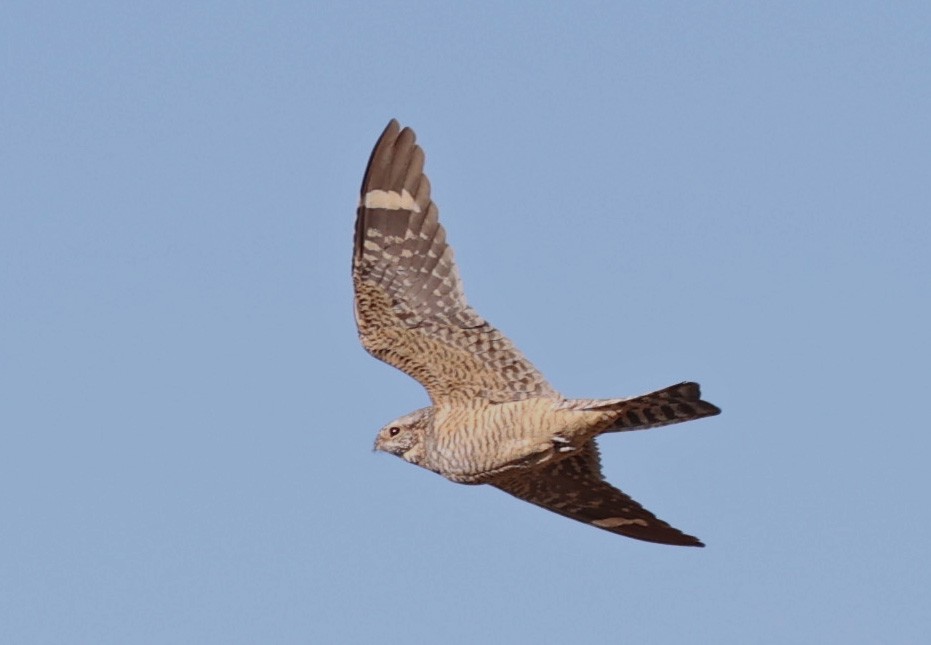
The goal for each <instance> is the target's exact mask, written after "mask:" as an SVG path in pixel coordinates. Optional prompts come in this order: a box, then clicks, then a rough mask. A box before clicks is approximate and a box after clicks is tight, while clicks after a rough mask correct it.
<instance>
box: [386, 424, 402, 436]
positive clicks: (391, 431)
mask: <svg viewBox="0 0 931 645" xmlns="http://www.w3.org/2000/svg"><path fill="white" fill-rule="evenodd" d="M399 432H401V428H399V427H398V426H391V427H390V428H388V434H389V435H391V436H392V437H397V436H398V433H399Z"/></svg>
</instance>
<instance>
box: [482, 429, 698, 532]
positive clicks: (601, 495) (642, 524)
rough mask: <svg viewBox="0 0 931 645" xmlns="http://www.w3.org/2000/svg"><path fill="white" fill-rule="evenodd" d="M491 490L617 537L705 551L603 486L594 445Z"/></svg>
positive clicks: (606, 484)
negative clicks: (621, 536)
mask: <svg viewBox="0 0 931 645" xmlns="http://www.w3.org/2000/svg"><path fill="white" fill-rule="evenodd" d="M494 485H495V486H497V487H498V488H500V489H501V490H503V491H504V492H506V493H510V494H511V495H514V496H515V497H519V498H520V499H522V500H524V501H527V502H530V503H531V504H536V505H537V506H542V507H543V508H546V509H549V510H551V511H553V512H554V513H559V514H560V515H565V516H566V517H570V518H572V519H574V520H578V521H580V522H585V523H586V524H591V525H592V526H597V527H598V528H600V529H604V530H606V531H610V532H612V533H617V534H618V535H626V536H627V537H632V538H635V539H637V540H645V541H647V542H659V543H660V544H676V545H680V546H705V545H704V544H702V543H701V541H700V540H699V539H698V538H696V537H693V536H691V535H686V534H685V533H683V532H682V531H680V530H679V529H675V528H673V527H671V526H670V525H669V524H667V523H666V522H664V521H662V520H660V519H657V518H656V516H655V515H653V513H651V512H650V511H648V510H646V509H645V508H643V507H642V506H640V504H638V503H637V502H635V501H634V500H632V499H631V498H630V497H628V496H627V495H625V494H624V493H622V492H621V491H619V490H618V489H616V488H615V487H614V486H612V485H611V484H609V483H608V482H606V481H604V479H603V477H602V475H601V460H600V458H599V456H598V447H597V446H596V445H595V442H594V441H590V442H589V443H588V444H587V445H586V446H585V448H584V449H583V450H581V451H580V452H579V453H578V454H576V455H573V456H571V457H566V458H565V459H562V460H561V461H558V462H556V463H555V464H552V465H550V466H548V467H546V468H544V469H543V470H542V471H537V472H534V473H533V474H528V473H524V475H523V476H522V477H513V478H512V479H509V480H507V481H505V482H502V483H495V484H494Z"/></svg>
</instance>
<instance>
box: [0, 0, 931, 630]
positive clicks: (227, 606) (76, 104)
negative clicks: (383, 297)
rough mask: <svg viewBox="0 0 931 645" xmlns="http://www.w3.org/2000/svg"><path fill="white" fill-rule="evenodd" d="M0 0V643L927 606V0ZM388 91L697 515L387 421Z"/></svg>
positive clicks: (547, 319)
mask: <svg viewBox="0 0 931 645" xmlns="http://www.w3.org/2000/svg"><path fill="white" fill-rule="evenodd" d="M702 4H703V6H702V7H701V8H699V7H697V6H696V4H695V3H689V2H681V3H667V2H649V3H646V2H645V3H620V2H618V3H607V2H604V3H585V2H580V3H552V2H540V3H530V2H523V3H491V2H488V3H474V4H469V5H465V4H463V5H460V6H455V7H454V6H453V4H452V3H445V4H443V3H432V2H404V3H391V2H382V3H363V2H340V3H328V4H314V3H297V2H295V3H288V2H277V3H248V2H215V3H209V2H204V3H145V4H143V5H142V6H139V3H124V2H114V3H105V2H99V3H44V2H36V1H30V2H11V3H5V4H4V6H3V8H2V10H0V84H2V88H0V642H4V643H93V644H95V645H104V644H109V643H113V644H126V643H224V644H225V643H325V642H333V643H336V642H341V643H436V642H443V643H452V644H456V643H476V642H507V643H529V642H543V643H550V642H552V643H557V642H560V643H565V642H605V643H616V642H627V643H651V644H652V643H831V642H834V643H838V642H844V643H878V642H882V643H927V642H931V582H929V580H931V555H929V549H928V536H929V534H931V504H929V502H928V495H929V491H931V475H929V465H928V456H929V454H931V428H929V426H928V415H927V414H926V411H927V409H928V407H929V405H931V394H929V385H931V378H929V364H931V341H929V330H931V251H929V248H928V247H929V244H931V5H929V4H928V3H923V2H912V3H910V2H901V3H884V2H875V3H864V2H822V3H738V2H735V3H702ZM391 117H397V118H398V119H399V120H400V121H401V123H402V124H404V125H410V126H412V127H414V128H415V130H416V132H417V134H418V137H419V141H420V143H421V144H422V145H423V147H424V149H425V151H426V153H427V173H428V175H429V176H430V178H431V180H432V183H433V195H434V198H435V200H436V202H437V203H438V205H439V207H440V213H441V219H442V220H443V221H444V222H445V225H446V227H447V231H448V234H449V239H450V241H451V242H452V244H453V246H454V247H455V249H456V252H457V259H458V261H459V265H460V269H461V273H462V276H463V280H464V282H465V287H466V293H467V295H468V296H469V299H470V301H471V303H472V304H473V305H474V306H475V307H476V308H477V309H478V310H479V311H480V312H481V313H482V314H483V315H484V316H485V317H486V318H488V319H489V320H490V321H492V322H493V323H495V324H496V325H497V326H498V327H499V328H500V329H502V330H503V331H504V332H506V333H507V334H508V335H509V336H511V337H512V338H513V339H514V340H515V341H516V343H517V344H518V345H519V346H520V347H521V348H522V349H523V350H524V352H525V353H526V354H527V355H528V356H529V357H530V358H531V360H533V361H534V362H535V363H536V365H537V366H538V367H539V368H540V369H541V370H542V371H543V372H544V373H545V374H546V375H547V376H548V377H549V378H550V380H551V382H552V383H553V384H554V386H555V387H556V388H557V389H559V390H560V391H561V392H563V393H565V394H566V395H567V396H578V397H615V396H626V395H633V394H638V393H642V392H647V391H650V390H653V389H656V388H659V387H663V386H666V385H670V384H672V383H676V382H678V381H681V380H686V379H688V380H697V381H699V382H700V383H701V384H702V387H703V391H704V394H705V397H706V398H707V399H708V400H710V401H712V402H714V403H716V404H718V405H719V406H721V408H723V410H724V412H723V414H722V415H721V416H719V417H716V418H713V419H706V420H702V421H698V422H694V423H689V424H684V425H680V426H674V427H669V428H663V429H657V430H651V431H648V432H641V433H628V434H622V435H613V436H609V437H606V438H604V439H603V440H602V441H601V447H602V453H603V459H604V465H605V473H606V475H607V477H608V478H609V479H610V480H611V481H612V482H613V483H615V484H617V485H618V486H619V487H620V488H622V489H623V490H624V491H625V492H627V493H629V494H631V495H632V496H633V497H634V498H635V499H637V500H638V501H640V502H641V503H643V504H644V505H645V506H646V507H647V508H649V509H650V510H652V511H653V512H655V513H656V514H657V515H659V516H660V517H661V518H663V519H666V520H668V521H669V522H671V523H672V524H673V525H675V526H677V527H679V528H681V529H682V530H684V531H686V532H688V533H692V534H694V535H697V536H699V537H700V538H701V539H703V540H704V541H705V542H706V543H707V545H708V546H707V548H705V549H685V548H675V547H666V546H660V545H654V544H647V543H640V542H637V541H634V540H629V539H624V538H621V537H618V536H615V535H612V534H610V533H607V532H604V531H599V530H596V529H593V528H591V527H587V526H584V525H582V524H579V523H576V522H572V521H570V520H567V519H564V518H562V517H559V516H557V515H555V514H552V513H547V512H545V511H543V510H540V509H537V508H535V507H533V506H531V505H529V504H525V503H522V502H519V501H517V500H515V499H512V498H510V497H508V496H507V495H505V494H503V493H501V492H499V491H496V490H494V489H492V488H488V487H466V486H459V485H455V484H452V483H449V482H447V481H445V480H443V479H442V478H440V477H438V476H436V475H434V474H432V473H429V472H427V471H422V470H420V469H417V468H415V467H412V466H410V465H408V464H405V463H403V462H402V461H400V460H398V459H396V458H393V457H390V456H388V455H383V454H373V453H372V451H371V447H372V442H373V439H374V435H375V432H376V431H377V429H378V428H379V427H380V426H381V425H382V424H384V423H386V422H387V421H389V420H391V419H393V418H394V417H396V416H398V415H400V414H402V413H405V412H408V411H410V410H412V409H414V408H417V407H420V406H422V405H425V404H426V403H427V397H426V395H425V393H424V391H423V390H422V389H421V388H420V387H419V386H418V384H417V383H415V382H414V381H412V380H411V379H409V378H408V377H406V376H404V375H403V374H401V373H400V372H397V371H396V370H394V369H392V368H390V367H388V366H386V365H383V364H381V363H379V362H377V361H376V360H374V359H372V358H370V357H369V356H368V355H367V354H365V353H364V352H363V350H362V349H361V347H360V346H359V344H358V341H357V338H356V330H355V326H354V322H353V317H352V292H351V283H350V278H349V264H350V252H351V239H352V229H353V221H354V217H355V212H354V211H355V205H356V200H357V199H358V187H359V183H360V181H361V177H362V172H363V170H364V167H365V162H366V160H367V158H368V154H369V152H370V150H371V147H372V145H373V144H374V142H375V140H376V138H377V136H378V135H379V133H380V132H381V130H382V129H383V128H384V126H385V124H386V123H387V122H388V120H389V118H391Z"/></svg>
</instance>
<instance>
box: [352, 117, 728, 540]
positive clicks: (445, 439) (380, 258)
mask: <svg viewBox="0 0 931 645" xmlns="http://www.w3.org/2000/svg"><path fill="white" fill-rule="evenodd" d="M423 163H424V156H423V152H422V150H421V149H420V147H419V146H417V145H416V143H415V140H414V133H413V131H411V130H410V129H409V128H405V129H404V130H401V129H400V127H399V126H398V124H397V122H396V121H392V122H391V123H389V124H388V127H387V128H386V129H385V132H384V133H383V134H382V136H381V138H380V139H379V141H378V143H377V144H376V146H375V149H374V150H373V152H372V157H371V159H370V160H369V165H368V168H367V169H366V173H365V178H364V179H363V184H362V194H361V198H360V204H359V212H358V218H357V220H356V237H355V252H354V254H353V283H354V287H355V293H356V302H355V314H356V322H357V325H358V328H359V336H360V339H361V341H362V344H363V346H364V347H365V348H366V350H368V351H369V352H370V353H371V354H372V355H373V356H375V357H376V358H379V359H381V360H384V361H385V362H387V363H389V364H391V365H394V366H395V367H397V368H399V369H401V370H402V371H404V372H406V373H407V374H409V375H411V376H413V377H414V378H415V379H417V380H418V381H419V382H420V383H421V384H423V386H424V387H425V388H426V389H427V392H428V393H429V394H430V398H431V400H432V402H433V405H432V406H431V407H428V408H422V409H420V410H417V411H415V412H412V413H410V414H408V415H405V416H403V417H401V418H399V419H397V420H395V421H394V422H392V423H390V424H388V425H387V426H385V427H384V428H382V430H381V431H379V434H378V437H377V439H376V442H375V446H376V448H377V449H379V450H383V451H385V452H390V453H392V454H395V455H397V456H399V457H402V458H403V459H405V460H406V461H408V462H411V463H414V464H416V465H418V466H421V467H423V468H427V469H429V470H432V471H434V472H436V473H438V474H440V475H442V476H444V477H446V478H447V479H449V480H451V481H454V482H457V483H463V484H491V485H493V486H495V487H497V488H500V489H502V490H504V491H506V492H508V493H510V494H512V495H514V496H516V497H519V498H521V499H524V500H526V501H529V502H531V503H534V504H537V505H540V506H543V507H544V508H547V509H549V510H552V511H554V512H557V513H560V514H562V515H565V516H567V517H571V518H573V519H576V520H579V521H582V522H586V523H589V524H591V525H593V526H597V527H599V528H602V529H605V530H608V531H612V532H614V533H619V534H622V535H627V536H629V537H634V538H637V539H642V540H648V541H653V542H662V543H667V544H681V545H691V546H701V542H699V541H698V540H697V539H696V538H694V537H692V536H690V535H686V534H684V533H682V532H681V531H678V530H677V529H674V528H672V527H671V526H669V525H668V524H666V523H665V522H663V521H661V520H658V519H657V518H656V517H655V516H654V515H653V514H652V513H650V512H649V511H647V510H645V509H644V508H643V507H641V506H640V505H639V504H637V503H636V502H635V501H633V500H632V499H631V498H630V497H628V496H627V495H625V494H624V493H622V492H621V491H619V490H618V489H616V488H614V487H613V486H611V485H610V484H608V483H607V482H605V481H604V479H603V477H602V475H601V467H600V463H599V457H598V449H597V446H596V445H595V437H597V436H598V435H599V434H602V433H604V432H616V431H622V430H636V429H642V428H653V427H658V426H663V425H668V424H671V423H679V422H682V421H688V420H691V419H698V418H701V417H705V416H711V415H714V414H718V413H719V412H720V410H718V408H716V407H715V406H714V405H712V404H710V403H707V402H705V401H702V400H701V397H700V391H699V388H698V385H697V384H695V383H681V384H679V385H675V386H672V387H668V388H665V389H662V390H658V391H656V392H652V393H650V394H646V395H642V396H639V397H632V398H622V399H567V398H564V397H563V396H561V395H560V394H559V393H558V392H556V390H554V389H553V388H552V387H551V386H550V385H549V384H548V383H547V382H546V379H545V378H544V377H543V375H542V374H540V373H539V372H538V371H537V370H536V368H534V366H533V365H532V364H531V363H530V362H529V361H528V360H527V359H526V358H525V357H524V356H523V355H522V354H521V353H520V351H518V350H517V348H516V347H514V345H513V344H512V343H511V341H510V340H509V339H508V338H507V337H506V336H504V335H503V334H502V333H501V332H500V331H498V330H497V329H495V328H494V327H493V326H491V325H490V324H489V323H488V322H487V321H485V320H484V319H483V318H482V317H481V316H479V315H478V314H477V313H476V312H475V310H473V309H472V308H471V307H469V306H468V304H467V303H466V301H465V296H464V295H463V292H462V287H461V284H460V281H459V276H458V271H457V270H456V266H455V263H454V262H453V254H452V249H451V248H450V247H449V245H448V244H447V243H446V235H445V232H444V230H443V228H442V226H441V225H440V224H439V221H438V212H437V209H436V206H435V204H434V203H433V201H432V200H431V198H430V183H429V181H428V180H427V178H426V176H425V175H424V174H423Z"/></svg>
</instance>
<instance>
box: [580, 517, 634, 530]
mask: <svg viewBox="0 0 931 645" xmlns="http://www.w3.org/2000/svg"><path fill="white" fill-rule="evenodd" d="M592 524H594V525H595V526H600V527H601V528H603V529H613V528H617V527H618V526H626V525H628V524H636V525H638V526H647V522H646V520H641V519H639V518H637V519H635V520H629V519H626V518H623V517H608V518H605V519H603V520H592Z"/></svg>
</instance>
